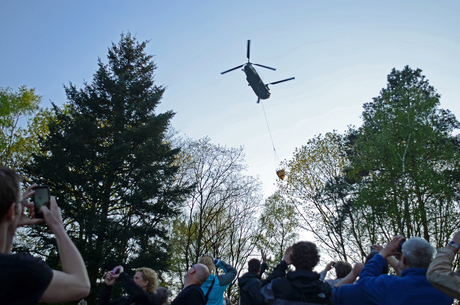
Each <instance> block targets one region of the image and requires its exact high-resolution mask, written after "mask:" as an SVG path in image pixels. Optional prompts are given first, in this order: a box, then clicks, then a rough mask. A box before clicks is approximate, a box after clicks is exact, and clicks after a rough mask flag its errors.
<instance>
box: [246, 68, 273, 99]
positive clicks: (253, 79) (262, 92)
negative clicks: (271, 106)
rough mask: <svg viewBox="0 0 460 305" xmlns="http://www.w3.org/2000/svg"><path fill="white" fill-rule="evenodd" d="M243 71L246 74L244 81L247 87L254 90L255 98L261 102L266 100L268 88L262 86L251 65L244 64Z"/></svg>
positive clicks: (268, 92) (268, 93)
mask: <svg viewBox="0 0 460 305" xmlns="http://www.w3.org/2000/svg"><path fill="white" fill-rule="evenodd" d="M243 71H244V73H246V80H247V81H248V83H249V86H251V88H252V90H254V93H255V94H256V95H257V97H258V98H260V99H261V100H266V99H268V98H269V97H270V91H269V89H268V86H267V85H265V84H264V82H263V81H262V78H260V75H259V73H257V71H256V69H254V67H253V66H252V65H251V63H247V64H245V65H244V68H243Z"/></svg>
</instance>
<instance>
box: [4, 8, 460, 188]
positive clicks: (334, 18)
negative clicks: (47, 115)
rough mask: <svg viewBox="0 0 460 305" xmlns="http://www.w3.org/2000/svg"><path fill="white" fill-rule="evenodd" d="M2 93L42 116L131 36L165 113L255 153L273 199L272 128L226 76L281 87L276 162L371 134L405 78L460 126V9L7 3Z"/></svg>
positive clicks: (268, 104)
mask: <svg viewBox="0 0 460 305" xmlns="http://www.w3.org/2000/svg"><path fill="white" fill-rule="evenodd" d="M0 8H1V15H2V18H1V19H0V30H1V31H0V41H1V48H0V67H1V69H0V71H1V73H0V86H1V87H12V88H14V89H16V88H17V87H19V86H21V85H26V86H28V87H29V88H32V87H34V88H36V91H37V93H38V94H40V95H42V96H43V106H45V107H49V106H50V105H51V103H50V101H53V102H54V103H56V104H58V105H61V104H63V103H65V102H66V97H65V94H64V89H63V84H66V85H67V84H68V83H69V82H72V83H74V84H75V85H77V87H81V86H82V84H83V81H84V80H86V81H88V82H90V81H91V80H92V76H93V74H94V72H95V71H96V69H97V60H98V58H101V59H102V60H103V61H105V62H106V55H107V48H108V47H109V46H110V45H111V43H112V42H118V40H119V38H120V34H121V33H122V32H124V33H126V32H128V31H129V32H131V34H133V35H135V36H136V37H137V39H138V40H140V41H145V40H149V41H150V43H149V44H148V46H147V52H148V53H150V54H154V55H155V57H154V60H155V62H156V64H157V67H158V69H157V71H156V81H157V84H161V85H165V86H167V90H166V93H165V95H164V99H163V101H162V104H161V105H160V107H159V108H158V110H159V111H165V110H169V109H172V110H173V111H175V112H176V113H177V114H176V116H175V118H174V119H173V121H172V125H173V127H174V128H175V129H176V130H178V131H179V133H180V134H181V135H187V136H188V137H191V138H194V139H198V138H201V137H204V136H209V137H211V139H212V140H213V142H214V143H216V144H217V143H218V144H221V145H226V146H232V147H235V146H240V145H242V146H244V147H245V153H246V160H247V163H248V166H249V169H248V174H250V175H254V176H259V177H260V179H261V180H262V182H263V184H264V194H265V196H268V195H270V194H271V193H272V192H273V191H274V190H275V187H274V185H273V184H274V182H275V180H276V175H275V169H276V164H275V159H274V156H273V150H272V145H271V141H270V137H269V134H268V130H267V126H266V123H265V117H264V114H263V110H262V107H261V105H260V104H256V100H257V98H256V96H255V95H254V93H253V92H252V90H251V88H250V87H248V86H247V83H246V80H245V75H244V73H243V72H242V71H240V70H236V71H233V72H231V73H228V74H225V75H220V72H222V71H225V70H227V69H230V68H232V67H235V66H237V65H240V64H243V63H245V62H246V41H247V40H248V39H251V61H252V62H254V63H260V64H262V65H267V66H270V67H274V68H277V71H271V70H266V69H262V68H259V69H258V71H259V73H260V74H261V75H262V78H263V79H264V81H265V82H266V83H269V82H273V81H277V80H281V79H285V78H288V77H292V76H295V77H296V79H295V80H294V81H290V82H286V83H282V84H279V85H275V86H271V87H270V89H271V93H272V96H271V98H270V99H268V100H265V101H264V106H265V110H266V113H267V117H268V120H269V123H270V128H271V131H272V136H273V140H274V143H275V147H276V151H277V153H278V156H279V158H280V159H281V160H283V159H289V158H291V157H292V153H293V152H294V149H295V148H296V147H300V146H301V145H303V144H305V143H307V141H308V139H310V138H312V137H313V136H314V135H317V134H320V133H322V134H324V133H326V132H328V131H332V130H334V129H335V130H338V131H339V132H343V131H344V130H345V129H346V127H347V125H350V124H354V125H357V126H359V125H360V124H361V119H360V114H361V112H362V105H363V103H365V102H369V101H371V99H372V97H374V96H377V95H378V94H379V92H380V89H381V88H382V87H385V86H386V76H387V74H389V73H390V71H391V69H392V68H393V67H395V68H397V69H402V68H403V67H404V66H405V65H409V66H410V67H412V68H421V69H422V70H423V74H424V75H426V76H427V78H428V79H429V80H430V83H431V85H433V86H434V87H435V88H436V89H437V90H438V92H439V93H440V94H441V107H442V108H447V109H450V110H451V111H452V112H453V113H454V114H456V115H457V116H460V103H459V102H458V88H459V84H460V76H459V72H458V71H460V61H459V55H460V31H459V29H460V18H459V17H458V16H459V13H460V2H458V1H379V2H378V1H307V0H305V1H297V0H286V1H258V0H257V1H238V0H237V1H217V0H214V1H208V0H204V1H190V0H189V1H182V0H178V1H174V0H169V1H144V0H137V1H136V0H134V1H103V0H101V1H86V0H84V1H83V0H82V1H63V0H60V1H57V0H53V1H51V0H41V1H30V0H29V1H23V0H3V1H2V2H1V4H0Z"/></svg>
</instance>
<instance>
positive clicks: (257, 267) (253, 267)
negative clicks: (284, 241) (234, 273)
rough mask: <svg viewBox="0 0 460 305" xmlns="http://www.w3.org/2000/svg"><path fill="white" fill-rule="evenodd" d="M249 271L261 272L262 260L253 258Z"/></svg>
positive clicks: (249, 263)
mask: <svg viewBox="0 0 460 305" xmlns="http://www.w3.org/2000/svg"><path fill="white" fill-rule="evenodd" d="M248 271H249V272H259V271H260V261H259V260H258V259H257V258H253V259H251V260H250V261H249V262H248Z"/></svg>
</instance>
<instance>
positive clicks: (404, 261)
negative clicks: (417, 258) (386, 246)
mask: <svg viewBox="0 0 460 305" xmlns="http://www.w3.org/2000/svg"><path fill="white" fill-rule="evenodd" d="M401 263H402V266H403V267H404V269H407V268H408V267H409V266H407V259H406V257H405V256H404V255H402V256H401Z"/></svg>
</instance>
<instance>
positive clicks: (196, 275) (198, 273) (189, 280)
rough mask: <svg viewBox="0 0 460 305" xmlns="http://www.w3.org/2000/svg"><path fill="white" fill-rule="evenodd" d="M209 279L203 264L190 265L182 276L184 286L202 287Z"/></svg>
mask: <svg viewBox="0 0 460 305" xmlns="http://www.w3.org/2000/svg"><path fill="white" fill-rule="evenodd" d="M208 277H209V269H208V267H207V266H206V265H204V264H195V265H192V266H191V267H190V268H189V269H188V271H187V273H186V274H185V276H184V282H185V286H186V287H187V286H188V285H192V284H197V285H200V286H201V285H203V283H204V282H206V280H207V279H208Z"/></svg>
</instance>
